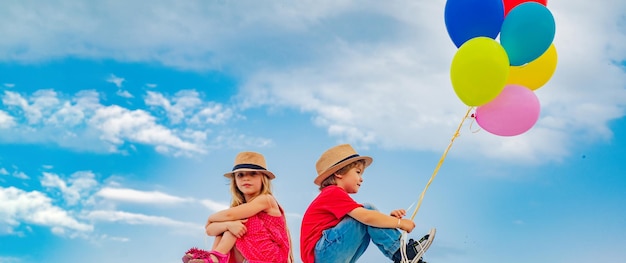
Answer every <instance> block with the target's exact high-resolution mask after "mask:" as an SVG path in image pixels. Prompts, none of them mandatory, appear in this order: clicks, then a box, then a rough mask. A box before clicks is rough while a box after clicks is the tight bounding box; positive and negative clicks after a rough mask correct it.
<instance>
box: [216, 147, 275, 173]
mask: <svg viewBox="0 0 626 263" xmlns="http://www.w3.org/2000/svg"><path fill="white" fill-rule="evenodd" d="M266 167H267V166H266V165H265V157H263V155H262V154H260V153H256V152H240V153H239V154H237V157H235V165H234V166H233V170H232V171H231V172H228V173H225V174H224V176H225V177H228V178H231V177H232V176H233V174H235V173H236V172H241V171H254V172H261V173H263V174H265V175H267V177H269V178H270V179H274V178H276V176H274V174H273V173H272V172H270V171H268V170H267V168H266Z"/></svg>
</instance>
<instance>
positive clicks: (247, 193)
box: [235, 171, 265, 200]
mask: <svg viewBox="0 0 626 263" xmlns="http://www.w3.org/2000/svg"><path fill="white" fill-rule="evenodd" d="M263 176H265V175H264V174H262V173H260V172H249V171H246V172H237V173H236V174H235V182H236V183H237V189H239V191H241V192H242V193H243V195H244V197H245V198H246V200H249V198H250V197H255V196H257V195H259V193H260V192H261V186H262V185H263V179H262V178H263Z"/></svg>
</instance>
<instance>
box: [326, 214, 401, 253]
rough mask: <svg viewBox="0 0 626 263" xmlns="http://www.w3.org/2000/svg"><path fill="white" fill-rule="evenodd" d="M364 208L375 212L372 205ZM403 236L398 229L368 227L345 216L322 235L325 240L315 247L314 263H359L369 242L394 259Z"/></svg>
mask: <svg viewBox="0 0 626 263" xmlns="http://www.w3.org/2000/svg"><path fill="white" fill-rule="evenodd" d="M363 207H364V208H366V209H370V210H376V208H374V206H372V205H370V204H364V205H363ZM401 235H402V233H400V231H398V230H397V229H395V228H378V227H373V226H368V225H366V224H363V223H361V222H359V221H357V220H355V219H354V218H352V217H350V216H345V217H344V218H343V219H342V220H341V222H339V224H337V225H336V226H335V227H333V228H329V229H326V230H324V232H322V237H321V238H320V240H319V241H317V244H316V245H315V262H319V263H346V262H351V263H352V262H356V261H357V259H359V257H361V255H363V253H365V250H366V249H367V246H368V245H369V243H370V240H371V241H372V242H373V243H374V244H375V245H376V246H378V249H379V250H380V251H381V252H383V254H384V255H385V256H386V257H387V258H389V259H391V258H392V256H393V254H394V253H395V252H396V251H398V249H399V248H400V238H401Z"/></svg>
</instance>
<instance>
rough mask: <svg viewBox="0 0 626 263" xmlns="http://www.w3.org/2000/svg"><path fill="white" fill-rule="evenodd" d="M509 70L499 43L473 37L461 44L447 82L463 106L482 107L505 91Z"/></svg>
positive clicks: (504, 52)
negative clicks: (449, 81)
mask: <svg viewBox="0 0 626 263" xmlns="http://www.w3.org/2000/svg"><path fill="white" fill-rule="evenodd" d="M509 68H510V64H509V57H508V56H507V54H506V51H505V50H504V48H503V47H502V45H500V43H498V42H496V41H495V40H493V39H491V38H488V37H475V38H472V39H470V40H468V41H466V42H465V43H463V45H461V47H459V49H458V50H457V52H456V54H455V55H454V58H453V59H452V65H451V67H450V80H451V81H452V87H453V88H454V92H455V93H456V95H457V96H458V97H459V99H461V101H463V103H465V104H466V105H468V106H481V105H484V104H486V103H487V102H490V101H491V100H493V99H495V98H496V97H497V96H498V94H500V92H501V91H502V89H504V86H505V85H506V80H507V79H508V77H509Z"/></svg>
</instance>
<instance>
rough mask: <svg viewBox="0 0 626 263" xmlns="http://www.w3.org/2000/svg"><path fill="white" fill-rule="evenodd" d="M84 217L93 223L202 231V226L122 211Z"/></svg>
mask: <svg viewBox="0 0 626 263" xmlns="http://www.w3.org/2000/svg"><path fill="white" fill-rule="evenodd" d="M85 217H86V218H88V219H91V220H94V221H101V222H117V223H124V224H130V225H153V226H168V227H189V228H197V229H202V226H199V225H198V224H192V223H187V222H181V221H176V220H173V219H170V218H167V217H162V216H149V215H144V214H137V213H129V212H123V211H109V210H96V211H91V212H89V213H87V214H86V215H85Z"/></svg>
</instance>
